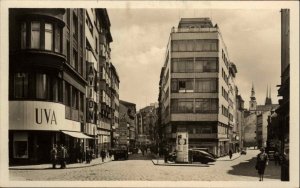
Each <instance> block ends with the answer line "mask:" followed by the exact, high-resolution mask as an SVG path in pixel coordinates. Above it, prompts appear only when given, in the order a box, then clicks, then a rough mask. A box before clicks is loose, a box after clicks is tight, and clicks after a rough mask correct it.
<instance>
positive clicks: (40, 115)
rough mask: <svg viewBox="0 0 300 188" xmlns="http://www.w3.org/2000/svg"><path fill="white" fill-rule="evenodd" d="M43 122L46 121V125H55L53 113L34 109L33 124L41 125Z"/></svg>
mask: <svg viewBox="0 0 300 188" xmlns="http://www.w3.org/2000/svg"><path fill="white" fill-rule="evenodd" d="M43 120H45V121H46V123H47V124H51V125H52V124H55V125H57V121H56V116H55V111H53V110H51V109H38V108H36V109H35V122H36V123H37V124H43Z"/></svg>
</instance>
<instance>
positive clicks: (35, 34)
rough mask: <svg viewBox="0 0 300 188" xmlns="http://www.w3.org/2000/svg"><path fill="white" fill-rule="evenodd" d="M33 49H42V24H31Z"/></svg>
mask: <svg viewBox="0 0 300 188" xmlns="http://www.w3.org/2000/svg"><path fill="white" fill-rule="evenodd" d="M30 44H31V48H36V49H39V48H40V23H39V22H31V42H30Z"/></svg>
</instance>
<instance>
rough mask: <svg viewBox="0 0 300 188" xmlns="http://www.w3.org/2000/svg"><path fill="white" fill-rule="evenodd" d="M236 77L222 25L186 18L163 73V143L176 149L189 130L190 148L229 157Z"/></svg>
mask: <svg viewBox="0 0 300 188" xmlns="http://www.w3.org/2000/svg"><path fill="white" fill-rule="evenodd" d="M236 72H237V71H236V67H235V65H234V63H232V62H231V61H230V60H229V55H228V52H227V48H226V45H225V43H224V41H223V38H222V35H221V33H220V30H219V28H218V26H217V25H215V26H213V24H212V22H211V20H210V19H209V18H182V19H181V20H180V22H179V25H178V28H176V29H175V28H174V27H173V28H172V31H171V34H170V40H169V42H168V45H167V51H166V58H165V63H164V66H163V67H162V70H161V80H160V86H159V87H160V92H159V111H160V116H161V117H160V118H159V122H160V124H161V126H162V132H163V135H162V137H163V138H162V141H161V142H165V144H168V145H171V146H172V147H173V149H175V138H176V133H177V132H182V131H183V132H188V133H189V146H190V147H197V148H199V147H201V148H208V150H209V151H210V152H212V153H214V154H216V155H217V156H222V155H225V154H227V153H228V151H229V149H232V146H233V142H232V134H233V127H235V126H236V113H235V111H236V102H235V101H236V100H235V98H236V93H235V84H234V80H235V74H236Z"/></svg>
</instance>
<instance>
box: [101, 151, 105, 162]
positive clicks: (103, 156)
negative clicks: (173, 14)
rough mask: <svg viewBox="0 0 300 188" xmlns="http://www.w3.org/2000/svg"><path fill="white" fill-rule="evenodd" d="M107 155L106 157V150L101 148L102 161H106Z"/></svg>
mask: <svg viewBox="0 0 300 188" xmlns="http://www.w3.org/2000/svg"><path fill="white" fill-rule="evenodd" d="M105 157H106V153H105V151H104V150H103V149H102V150H101V158H102V162H104V159H105Z"/></svg>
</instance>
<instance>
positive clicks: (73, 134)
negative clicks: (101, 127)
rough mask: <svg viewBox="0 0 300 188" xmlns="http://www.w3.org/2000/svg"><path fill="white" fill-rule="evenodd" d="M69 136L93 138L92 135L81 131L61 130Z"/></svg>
mask: <svg viewBox="0 0 300 188" xmlns="http://www.w3.org/2000/svg"><path fill="white" fill-rule="evenodd" d="M61 132H63V133H65V134H67V135H69V136H72V137H75V138H87V139H93V138H92V137H90V136H87V135H85V134H83V133H81V132H72V131H61Z"/></svg>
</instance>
